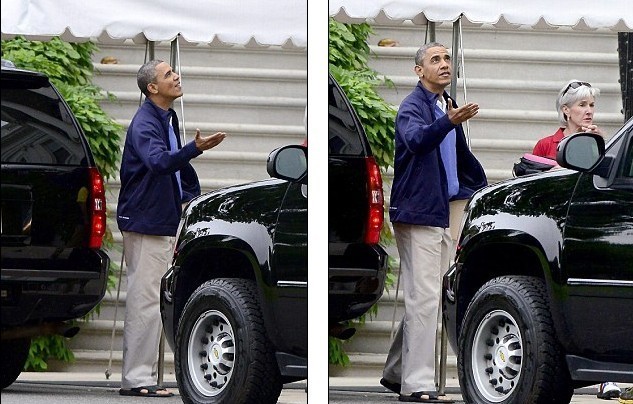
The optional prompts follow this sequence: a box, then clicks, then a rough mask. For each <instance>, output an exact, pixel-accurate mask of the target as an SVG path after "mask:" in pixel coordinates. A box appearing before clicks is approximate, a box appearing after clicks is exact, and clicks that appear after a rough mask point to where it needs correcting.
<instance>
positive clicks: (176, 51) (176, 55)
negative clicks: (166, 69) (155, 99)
mask: <svg viewBox="0 0 633 404" xmlns="http://www.w3.org/2000/svg"><path fill="white" fill-rule="evenodd" d="M179 37H180V34H178V36H176V38H174V39H173V40H172V41H171V53H170V65H171V67H172V68H173V69H175V70H176V73H178V74H179V75H180V85H182V67H181V65H180V42H179V41H178V38H179ZM184 98H185V96H184V95H181V96H180V141H181V143H182V145H183V146H184V145H185V144H186V143H187V135H186V133H185V101H184Z"/></svg>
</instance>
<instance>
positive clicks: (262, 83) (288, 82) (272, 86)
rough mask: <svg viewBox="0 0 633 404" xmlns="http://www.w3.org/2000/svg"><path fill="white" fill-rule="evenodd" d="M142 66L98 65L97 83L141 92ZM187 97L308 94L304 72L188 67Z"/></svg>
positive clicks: (185, 72) (184, 72)
mask: <svg viewBox="0 0 633 404" xmlns="http://www.w3.org/2000/svg"><path fill="white" fill-rule="evenodd" d="M140 65H141V63H133V64H95V69H96V73H95V76H94V83H95V84H97V85H98V86H99V87H102V88H107V89H108V90H109V91H121V92H136V93H137V94H138V93H140V91H139V89H138V87H137V85H136V73H137V72H138V69H139V67H140ZM180 76H181V77H180V79H181V84H182V86H183V91H184V92H185V94H216V95H220V94H223V95H232V94H233V95H234V94H238V95H243V94H251V95H257V94H259V95H263V94H266V95H275V96H277V97H302V98H305V96H306V94H307V71H306V70H305V69H303V70H300V69H260V68H254V67H246V68H229V67H208V66H192V65H185V66H182V67H181V73H180Z"/></svg>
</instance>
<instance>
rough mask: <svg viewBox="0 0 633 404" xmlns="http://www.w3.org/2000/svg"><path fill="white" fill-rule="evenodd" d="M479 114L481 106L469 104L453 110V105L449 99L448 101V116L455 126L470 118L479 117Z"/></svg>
mask: <svg viewBox="0 0 633 404" xmlns="http://www.w3.org/2000/svg"><path fill="white" fill-rule="evenodd" d="M477 112H479V105H477V104H475V103H472V102H469V103H468V104H466V105H462V106H461V107H459V108H453V104H452V102H451V100H450V98H449V101H448V111H447V112H446V114H447V115H448V119H450V121H451V123H452V124H453V125H459V124H460V123H463V122H466V121H467V120H469V119H470V118H472V117H474V116H475V115H477Z"/></svg>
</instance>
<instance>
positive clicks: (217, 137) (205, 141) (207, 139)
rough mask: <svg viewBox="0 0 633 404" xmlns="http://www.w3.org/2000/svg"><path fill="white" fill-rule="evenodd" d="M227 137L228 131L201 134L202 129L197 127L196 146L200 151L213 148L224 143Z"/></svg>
mask: <svg viewBox="0 0 633 404" xmlns="http://www.w3.org/2000/svg"><path fill="white" fill-rule="evenodd" d="M225 137H226V133H224V132H216V133H214V134H213V135H209V136H202V135H201V134H200V129H196V139H195V142H196V147H197V148H198V150H200V151H205V150H209V149H212V148H214V147H215V146H217V145H219V144H220V143H222V141H223V140H224V138H225Z"/></svg>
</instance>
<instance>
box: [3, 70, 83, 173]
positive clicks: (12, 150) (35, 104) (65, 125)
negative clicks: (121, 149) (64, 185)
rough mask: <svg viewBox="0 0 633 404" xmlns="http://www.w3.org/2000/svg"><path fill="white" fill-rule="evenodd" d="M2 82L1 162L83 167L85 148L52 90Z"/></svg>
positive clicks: (7, 81) (62, 105)
mask: <svg viewBox="0 0 633 404" xmlns="http://www.w3.org/2000/svg"><path fill="white" fill-rule="evenodd" d="M13 84H14V82H13V81H10V80H4V79H3V81H2V163H3V164H4V163H16V164H50V165H80V164H81V160H82V158H84V157H85V151H84V145H83V143H82V141H81V137H80V135H79V133H78V132H77V129H76V128H75V126H74V124H73V121H72V118H71V115H70V112H69V111H68V110H67V108H66V106H65V104H63V103H62V102H61V100H60V99H59V97H58V96H57V93H56V92H55V91H54V90H53V89H52V88H51V87H39V88H23V87H24V86H23V85H22V88H20V86H18V85H15V86H14V85H13Z"/></svg>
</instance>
